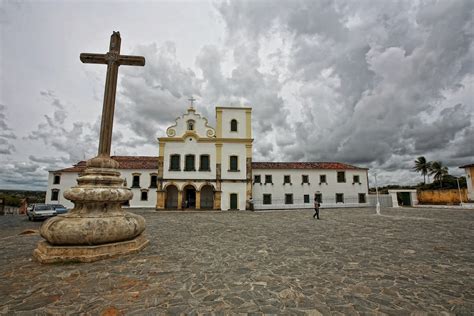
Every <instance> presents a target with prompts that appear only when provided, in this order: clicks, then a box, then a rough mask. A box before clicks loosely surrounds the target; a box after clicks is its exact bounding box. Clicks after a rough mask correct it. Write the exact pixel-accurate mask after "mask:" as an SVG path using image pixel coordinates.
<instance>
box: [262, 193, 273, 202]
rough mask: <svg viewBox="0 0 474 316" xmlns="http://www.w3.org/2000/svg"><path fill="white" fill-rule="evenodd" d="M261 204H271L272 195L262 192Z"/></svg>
mask: <svg viewBox="0 0 474 316" xmlns="http://www.w3.org/2000/svg"><path fill="white" fill-rule="evenodd" d="M263 204H272V195H271V194H264V195H263Z"/></svg>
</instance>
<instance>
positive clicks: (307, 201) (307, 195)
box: [303, 194, 309, 203]
mask: <svg viewBox="0 0 474 316" xmlns="http://www.w3.org/2000/svg"><path fill="white" fill-rule="evenodd" d="M303 201H304V203H309V194H305V195H304V196H303Z"/></svg>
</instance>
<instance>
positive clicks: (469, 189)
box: [464, 167, 474, 201]
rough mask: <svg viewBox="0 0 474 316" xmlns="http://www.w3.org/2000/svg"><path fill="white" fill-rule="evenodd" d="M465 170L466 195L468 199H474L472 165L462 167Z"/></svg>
mask: <svg viewBox="0 0 474 316" xmlns="http://www.w3.org/2000/svg"><path fill="white" fill-rule="evenodd" d="M464 170H465V171H466V182H467V196H468V197H469V200H471V201H474V188H473V186H472V183H473V182H474V178H473V176H474V167H469V168H464Z"/></svg>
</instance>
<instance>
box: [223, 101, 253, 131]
mask: <svg viewBox="0 0 474 316" xmlns="http://www.w3.org/2000/svg"><path fill="white" fill-rule="evenodd" d="M245 112H246V109H245V108H235V109H228V108H225V109H222V137H224V138H246V137H247V136H246V130H247V123H246V114H245ZM232 119H236V120H237V132H231V131H230V121H232Z"/></svg>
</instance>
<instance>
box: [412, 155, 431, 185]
mask: <svg viewBox="0 0 474 316" xmlns="http://www.w3.org/2000/svg"><path fill="white" fill-rule="evenodd" d="M430 167H431V162H429V161H426V158H425V157H423V156H420V157H418V158H417V159H416V160H415V167H413V170H415V171H416V172H419V173H421V174H422V175H423V183H424V184H426V175H427V174H428V172H429V171H430Z"/></svg>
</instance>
